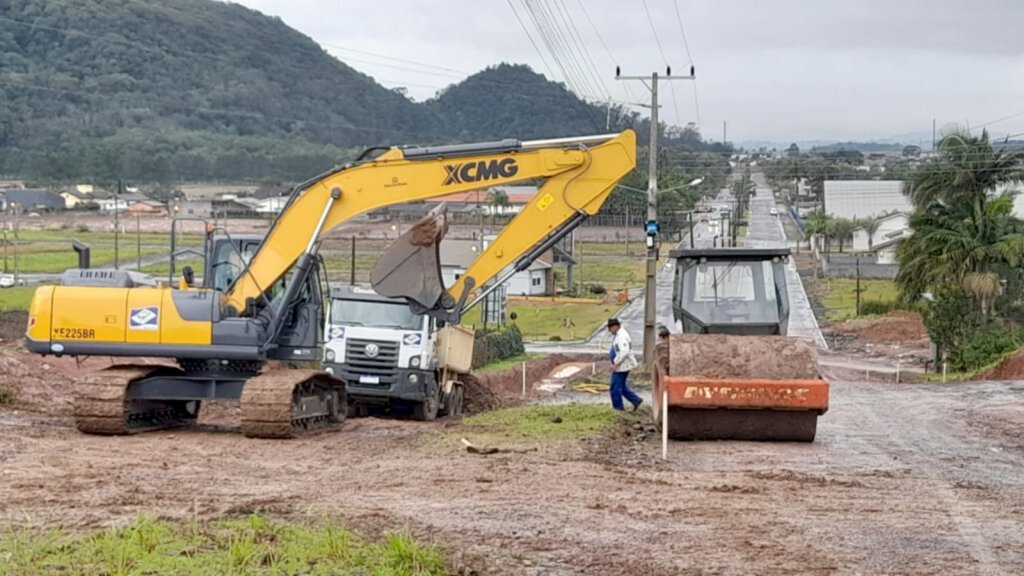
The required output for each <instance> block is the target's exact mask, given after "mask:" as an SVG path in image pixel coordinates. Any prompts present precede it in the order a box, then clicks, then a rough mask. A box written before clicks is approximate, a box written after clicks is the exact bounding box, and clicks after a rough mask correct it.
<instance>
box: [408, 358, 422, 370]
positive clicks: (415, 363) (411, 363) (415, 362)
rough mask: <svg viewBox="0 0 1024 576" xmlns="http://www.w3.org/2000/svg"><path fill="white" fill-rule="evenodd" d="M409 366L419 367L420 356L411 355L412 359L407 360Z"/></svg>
mask: <svg viewBox="0 0 1024 576" xmlns="http://www.w3.org/2000/svg"><path fill="white" fill-rule="evenodd" d="M409 366H410V367H412V368H419V367H420V357H419V356H413V357H412V359H411V360H409Z"/></svg>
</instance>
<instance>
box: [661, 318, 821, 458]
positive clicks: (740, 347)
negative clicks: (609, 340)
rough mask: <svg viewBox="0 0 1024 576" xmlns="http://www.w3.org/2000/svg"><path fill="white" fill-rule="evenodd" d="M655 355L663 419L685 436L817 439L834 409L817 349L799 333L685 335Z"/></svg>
mask: <svg viewBox="0 0 1024 576" xmlns="http://www.w3.org/2000/svg"><path fill="white" fill-rule="evenodd" d="M655 357H656V359H657V366H656V370H655V371H656V376H655V390H654V405H655V406H654V407H655V418H656V420H657V421H658V425H659V426H667V427H668V435H669V437H671V438H674V439H677V440H765V441H796V442H812V441H813V440H814V436H815V431H816V429H817V423H818V416H820V415H821V414H824V413H825V412H826V411H827V410H828V396H829V385H828V382H827V381H825V380H824V379H822V378H821V375H820V374H819V372H818V364H817V353H816V351H815V348H814V346H813V345H812V344H810V343H809V342H805V341H803V340H800V339H797V338H788V337H785V336H735V335H724V334H678V335H673V336H670V337H669V342H668V343H667V344H660V345H659V348H658V349H657V351H656V355H655ZM666 393H667V400H668V421H667V422H663V421H662V419H663V414H664V412H663V406H662V402H664V401H665V398H666Z"/></svg>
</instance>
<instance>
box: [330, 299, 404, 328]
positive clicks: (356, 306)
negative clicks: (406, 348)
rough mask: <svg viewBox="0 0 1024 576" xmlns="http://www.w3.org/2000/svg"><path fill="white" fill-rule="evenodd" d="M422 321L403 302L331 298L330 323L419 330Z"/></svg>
mask: <svg viewBox="0 0 1024 576" xmlns="http://www.w3.org/2000/svg"><path fill="white" fill-rule="evenodd" d="M422 322H423V317H422V316H419V315H417V314H413V313H412V311H411V310H409V305H408V304H405V303H403V302H394V303H392V302H372V301H367V300H331V324H344V325H347V326H375V327H379V328H400V329H402V330H419V328H420V326H421V325H422Z"/></svg>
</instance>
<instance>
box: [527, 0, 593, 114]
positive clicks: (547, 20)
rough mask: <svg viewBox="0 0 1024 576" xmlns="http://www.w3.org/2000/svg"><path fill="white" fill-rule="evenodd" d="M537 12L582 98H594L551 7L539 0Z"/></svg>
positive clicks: (591, 89) (591, 88) (544, 1)
mask: <svg viewBox="0 0 1024 576" xmlns="http://www.w3.org/2000/svg"><path fill="white" fill-rule="evenodd" d="M537 11H538V13H539V14H540V15H541V20H542V21H543V22H544V24H545V26H547V27H548V28H549V29H550V30H551V35H552V37H553V38H554V39H555V42H554V44H555V45H556V46H557V47H558V50H559V52H560V53H561V54H562V55H563V56H565V61H566V68H567V69H569V70H571V71H572V74H573V76H574V77H575V78H576V83H577V85H578V86H579V87H580V94H581V95H582V96H583V97H584V98H591V99H593V98H594V95H595V94H596V91H595V90H594V87H593V86H592V85H591V84H590V80H589V79H588V78H587V76H586V74H584V73H583V71H582V69H581V68H580V65H579V62H577V60H576V55H575V52H573V51H572V50H571V49H570V47H569V44H568V42H567V41H566V38H565V34H564V33H563V31H562V28H561V27H560V26H559V25H558V23H557V22H556V21H555V18H554V14H553V13H552V12H551V7H550V6H549V5H548V3H547V1H546V0H539V1H538V2H537Z"/></svg>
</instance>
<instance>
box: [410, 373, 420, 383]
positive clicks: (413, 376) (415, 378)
mask: <svg viewBox="0 0 1024 576" xmlns="http://www.w3.org/2000/svg"><path fill="white" fill-rule="evenodd" d="M419 381H420V377H419V376H417V375H416V374H409V382H412V383H413V384H415V383H417V382H419Z"/></svg>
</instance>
